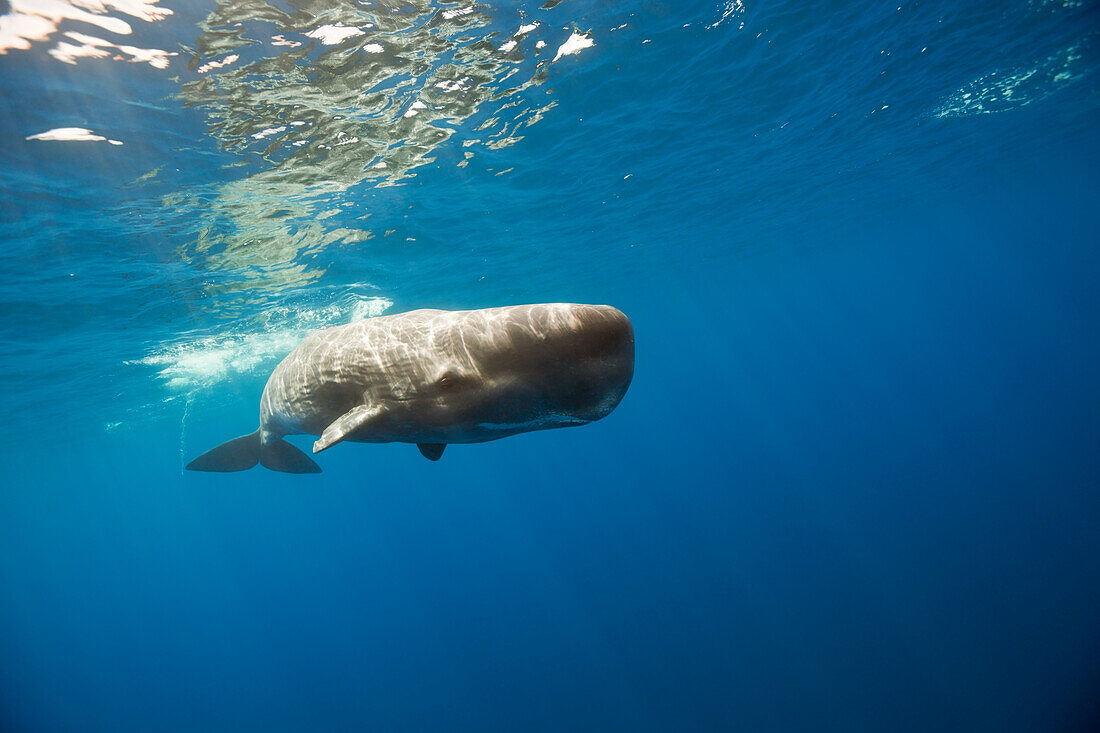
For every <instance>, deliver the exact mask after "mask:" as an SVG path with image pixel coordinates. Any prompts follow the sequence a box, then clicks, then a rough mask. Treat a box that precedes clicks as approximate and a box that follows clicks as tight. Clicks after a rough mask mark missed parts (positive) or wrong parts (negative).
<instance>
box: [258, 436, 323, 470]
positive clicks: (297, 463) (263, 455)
mask: <svg viewBox="0 0 1100 733" xmlns="http://www.w3.org/2000/svg"><path fill="white" fill-rule="evenodd" d="M260 463H261V464H262V465H263V467H264V468H270V469H271V470H272V471H282V472H283V473H321V467H320V466H318V465H317V464H316V463H314V462H313V461H312V460H311V459H310V457H309V456H307V455H306V454H305V453H303V452H302V451H300V450H298V448H297V446H293V445H291V444H290V443H288V442H287V441H285V440H276V441H274V442H271V443H268V444H266V445H264V446H262V447H261V448H260Z"/></svg>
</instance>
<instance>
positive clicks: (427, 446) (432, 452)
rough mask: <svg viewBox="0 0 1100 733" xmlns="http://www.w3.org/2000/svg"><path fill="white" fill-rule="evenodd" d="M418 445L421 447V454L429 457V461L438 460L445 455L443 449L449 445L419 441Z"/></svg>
mask: <svg viewBox="0 0 1100 733" xmlns="http://www.w3.org/2000/svg"><path fill="white" fill-rule="evenodd" d="M416 447H417V448H419V449H420V454H421V455H422V456H424V457H425V458H427V459H428V460H429V461H438V460H439V459H440V457H441V456H442V455H443V449H444V448H446V447H447V444H446V443H417V444H416Z"/></svg>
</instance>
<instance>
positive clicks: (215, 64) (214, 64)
mask: <svg viewBox="0 0 1100 733" xmlns="http://www.w3.org/2000/svg"><path fill="white" fill-rule="evenodd" d="M298 45H299V46H300V45H301V44H298ZM239 58H240V55H238V54H235V53H231V54H229V55H228V56H226V57H225V58H224V59H222V60H221V61H208V62H207V63H205V64H203V65H202V66H200V67H199V68H198V72H199V73H200V74H205V73H206V72H208V71H213V70H214V69H220V68H221V67H223V66H229V64H231V63H233V62H234V61H236V60H237V59H239Z"/></svg>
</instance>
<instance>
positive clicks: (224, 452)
mask: <svg viewBox="0 0 1100 733" xmlns="http://www.w3.org/2000/svg"><path fill="white" fill-rule="evenodd" d="M257 463H261V464H263V466H264V467H265V468H270V469H271V470H272V471H282V472H283V473H320V472H321V468H320V466H318V465H317V464H316V463H314V462H313V461H312V460H310V458H309V457H308V456H307V455H306V454H305V453H303V452H302V451H300V450H298V449H297V448H295V447H294V446H293V445H291V444H290V443H288V442H286V441H285V440H281V439H280V440H276V441H273V442H271V443H268V444H267V445H264V444H263V443H262V442H261V441H260V431H259V430H257V431H256V432H254V433H251V434H250V435H242V436H241V437H239V438H234V439H233V440H230V441H229V442H227V443H222V444H221V445H219V446H218V447H217V448H212V449H210V450H208V451H206V452H205V453H203V454H202V455H201V456H199V457H198V458H196V459H195V460H193V461H191V462H190V463H188V464H187V470H188V471H216V472H221V473H226V472H230V471H247V470H248V469H250V468H252V467H253V466H255V465H256V464H257Z"/></svg>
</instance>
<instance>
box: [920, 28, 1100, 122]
mask: <svg viewBox="0 0 1100 733" xmlns="http://www.w3.org/2000/svg"><path fill="white" fill-rule="evenodd" d="M1081 57H1082V54H1081V51H1080V48H1079V47H1078V46H1071V47H1070V48H1067V49H1066V50H1064V51H1061V52H1059V53H1056V54H1054V55H1053V56H1048V57H1047V58H1045V59H1044V60H1043V61H1041V62H1039V64H1038V65H1036V66H1034V67H1031V68H1018V69H1012V70H1010V71H994V72H991V73H989V74H986V75H985V76H982V77H979V78H977V79H975V80H974V81H972V82H970V83H969V84H967V85H966V86H964V87H962V88H961V89H959V90H958V91H956V92H955V93H954V94H952V95H951V96H950V97H948V98H947V100H946V101H944V103H943V104H941V105H940V106H939V107H938V108H937V109H935V110H934V111H933V112H932V114H933V116H935V117H964V116H967V115H980V114H990V113H992V112H1003V111H1005V110H1009V109H1015V108H1017V107H1024V106H1027V105H1029V104H1031V103H1032V102H1036V101H1038V100H1040V99H1043V98H1044V97H1047V96H1049V95H1051V94H1053V93H1054V92H1055V91H1057V90H1058V89H1059V88H1061V87H1063V86H1065V85H1066V84H1069V83H1071V82H1073V81H1076V80H1077V79H1079V78H1081V72H1080V71H1078V70H1077V65H1078V64H1077V62H1079V61H1080V60H1081Z"/></svg>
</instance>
